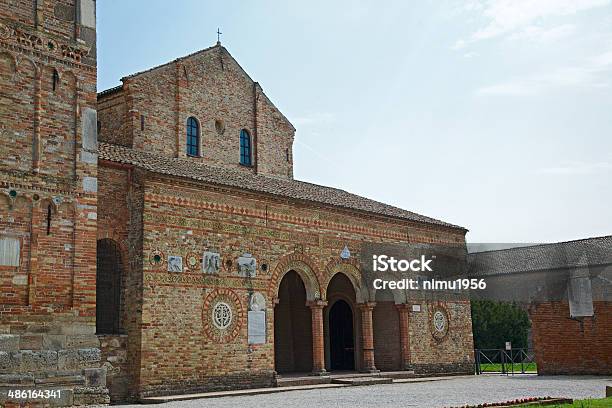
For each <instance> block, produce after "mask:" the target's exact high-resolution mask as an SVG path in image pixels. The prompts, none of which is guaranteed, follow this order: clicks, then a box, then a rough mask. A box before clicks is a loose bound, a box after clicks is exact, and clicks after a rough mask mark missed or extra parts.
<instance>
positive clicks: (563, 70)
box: [476, 50, 612, 96]
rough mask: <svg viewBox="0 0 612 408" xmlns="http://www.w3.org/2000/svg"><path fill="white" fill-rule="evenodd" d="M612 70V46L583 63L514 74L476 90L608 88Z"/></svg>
mask: <svg viewBox="0 0 612 408" xmlns="http://www.w3.org/2000/svg"><path fill="white" fill-rule="evenodd" d="M611 72H612V50H608V51H604V52H603V53H601V54H599V55H597V56H595V57H592V58H589V59H586V60H585V61H583V62H582V64H578V65H573V66H566V67H559V68H556V69H554V70H552V71H547V72H540V73H537V74H532V75H528V76H526V77H522V78H520V77H519V78H513V79H511V80H508V81H504V82H500V83H498V84H493V85H488V86H485V87H482V88H480V89H478V90H476V94H477V95H481V96H490V95H533V94H537V93H541V92H545V91H549V90H554V89H558V88H564V87H582V88H590V89H593V88H607V87H610V85H611V84H610V78H611V75H610V73H611Z"/></svg>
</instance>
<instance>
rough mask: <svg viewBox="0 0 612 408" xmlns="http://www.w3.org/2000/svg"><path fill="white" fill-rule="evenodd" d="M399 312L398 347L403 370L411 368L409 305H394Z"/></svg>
mask: <svg viewBox="0 0 612 408" xmlns="http://www.w3.org/2000/svg"><path fill="white" fill-rule="evenodd" d="M395 308H396V309H397V311H398V313H399V326H400V327H399V329H400V348H401V351H402V368H403V369H404V370H410V369H412V364H411V363H410V331H409V327H410V305H407V304H399V305H395Z"/></svg>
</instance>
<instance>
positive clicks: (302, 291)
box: [274, 271, 312, 373]
mask: <svg viewBox="0 0 612 408" xmlns="http://www.w3.org/2000/svg"><path fill="white" fill-rule="evenodd" d="M278 299H279V302H278V304H277V305H276V307H275V309H274V361H275V370H276V371H277V372H278V373H290V372H310V371H311V370H312V314H311V311H310V309H309V308H308V307H307V306H306V288H305V286H304V282H303V281H302V278H300V276H299V275H298V274H297V273H296V272H295V271H289V272H287V273H286V274H285V276H283V279H282V280H281V283H280V286H279V289H278Z"/></svg>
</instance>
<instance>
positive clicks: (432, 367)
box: [412, 363, 474, 375]
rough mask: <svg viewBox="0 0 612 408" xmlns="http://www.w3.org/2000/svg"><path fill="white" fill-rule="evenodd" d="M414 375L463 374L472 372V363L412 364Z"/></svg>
mask: <svg viewBox="0 0 612 408" xmlns="http://www.w3.org/2000/svg"><path fill="white" fill-rule="evenodd" d="M412 366H413V367H414V372H415V374H416V375H465V374H474V364H472V363H443V364H413V365H412Z"/></svg>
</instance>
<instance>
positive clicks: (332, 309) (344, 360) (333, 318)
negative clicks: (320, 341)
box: [325, 273, 359, 371]
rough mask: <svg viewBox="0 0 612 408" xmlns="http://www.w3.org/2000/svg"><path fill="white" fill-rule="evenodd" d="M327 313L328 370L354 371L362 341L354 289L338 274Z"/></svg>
mask: <svg viewBox="0 0 612 408" xmlns="http://www.w3.org/2000/svg"><path fill="white" fill-rule="evenodd" d="M327 301H328V306H327V308H326V311H325V356H326V358H325V360H326V362H327V364H326V368H327V369H328V370H331V371H333V370H345V371H346V370H355V369H356V368H358V367H359V358H358V354H359V353H358V350H359V341H358V338H357V337H356V336H355V333H356V332H357V327H358V320H357V319H356V317H355V307H356V301H355V290H354V289H353V284H352V282H351V281H350V279H349V278H348V277H347V276H346V275H345V274H343V273H336V274H335V275H334V276H333V277H332V279H331V281H330V282H329V285H328V286H327Z"/></svg>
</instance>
